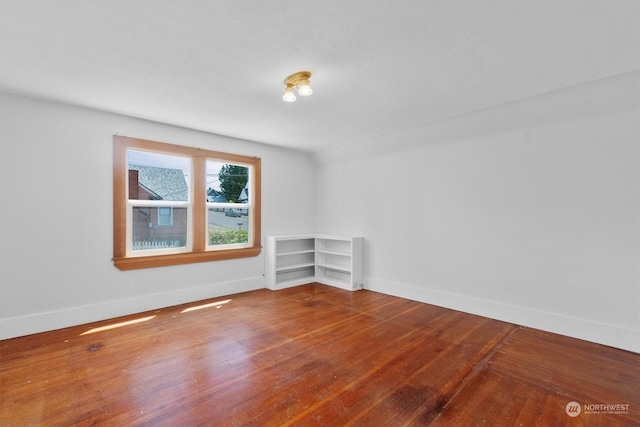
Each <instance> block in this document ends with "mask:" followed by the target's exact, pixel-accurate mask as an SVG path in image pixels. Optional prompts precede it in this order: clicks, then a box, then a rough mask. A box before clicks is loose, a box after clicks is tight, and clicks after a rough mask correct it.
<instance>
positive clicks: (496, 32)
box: [0, 0, 640, 151]
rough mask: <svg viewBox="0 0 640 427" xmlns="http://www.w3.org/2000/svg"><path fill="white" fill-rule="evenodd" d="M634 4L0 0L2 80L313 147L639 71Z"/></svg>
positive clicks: (33, 90) (19, 89)
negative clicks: (290, 97) (287, 97)
mask: <svg viewBox="0 0 640 427" xmlns="http://www.w3.org/2000/svg"><path fill="white" fill-rule="evenodd" d="M639 6H640V2H638V0H484V1H481V0H396V1H391V0H387V1H382V0H316V1H307V0H271V1H257V0H254V1H249V0H246V1H241V0H208V1H207V0H190V1H178V0H135V1H133V0H101V1H98V0H94V1H89V0H56V1H39V0H0V91H4V92H10V93H18V94H25V95H29V96H36V97H41V98H46V99H54V100H59V101H62V102H66V103H72V104H77V105H82V106H87V107H93V108H98V109H103V110H108V111H114V112H118V113H123V114H127V115H131V116H136V117H141V118H146V119H151V120H155V121H160V122H164V123H170V124H175V125H180V126H185V127H189V128H193V129H199V130H204V131H209V132H214V133H218V134H223V135H229V136H233V137H238V138H244V139H249V140H254V141H258V142H264V143H269V144H275V145H281V146H285V147H290V148H295V149H299V150H303V151H317V150H322V149H324V148H327V147H332V146H336V145H341V144H346V143H349V142H353V141H358V140H363V139H367V138H369V137H372V136H375V135H380V134H386V133H390V132H394V131H397V130H400V129H404V128H408V127H412V126H416V125H419V124H421V123H426V122H430V121H433V120H437V119H441V118H444V117H448V116H452V115H456V114H461V113H465V112H468V111H472V110H476V109H480V108H484V107H487V106H491V105H496V104H500V103H504V102H508V101H512V100H515V99H520V98H524V97H528V96H532V95H536V94H540V93H544V92H548V91H553V90H556V89H560V88H562V87H567V86H572V85H576V84H580V83H583V82H588V81H592V80H595V79H600V78H604V77H607V76H611V75H616V74H620V73H624V72H628V71H632V70H637V69H640V7H639ZM305 69H308V70H311V71H312V73H313V76H312V78H311V83H312V87H313V89H314V94H313V96H311V97H309V98H298V102H295V103H292V104H287V103H284V102H283V101H282V99H281V97H282V92H283V89H284V84H283V83H282V81H283V79H284V78H285V77H286V76H287V75H288V74H291V73H293V72H295V71H299V70H305Z"/></svg>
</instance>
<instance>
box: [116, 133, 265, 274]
mask: <svg viewBox="0 0 640 427" xmlns="http://www.w3.org/2000/svg"><path fill="white" fill-rule="evenodd" d="M259 252H260V159H259V158H256V157H248V156H242V155H236V154H229V153H221V152H216V151H209V150H202V149H196V148H192V147H183V146H179V145H173V144H165V143H160V142H154V141H147V140H141V139H135V138H127V137H122V136H114V262H115V264H116V266H117V267H118V268H121V269H130V268H144V267H153V266H157V265H172V264H183V263H188V262H200V261H210V260H216V259H229V258H236V257H246V256H255V255H257V254H258V253H259Z"/></svg>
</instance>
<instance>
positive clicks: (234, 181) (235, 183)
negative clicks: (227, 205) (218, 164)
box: [218, 165, 249, 202]
mask: <svg viewBox="0 0 640 427" xmlns="http://www.w3.org/2000/svg"><path fill="white" fill-rule="evenodd" d="M218 178H219V179H220V192H221V193H222V194H223V195H224V197H226V198H227V200H229V201H230V202H231V201H234V202H235V201H237V200H238V196H239V195H240V192H241V191H242V189H243V188H244V186H245V185H247V181H248V180H249V168H247V167H245V166H237V165H223V166H222V168H220V174H219V175H218Z"/></svg>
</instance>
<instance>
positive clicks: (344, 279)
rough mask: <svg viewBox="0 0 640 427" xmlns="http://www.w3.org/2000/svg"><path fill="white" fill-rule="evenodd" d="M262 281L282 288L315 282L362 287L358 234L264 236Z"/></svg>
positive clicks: (359, 239) (270, 287) (361, 252)
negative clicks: (263, 273)
mask: <svg viewBox="0 0 640 427" xmlns="http://www.w3.org/2000/svg"><path fill="white" fill-rule="evenodd" d="M266 243H267V244H266V248H265V257H266V266H265V274H266V284H267V288H269V289H273V290H276V289H284V288H289V287H292V286H298V285H302V284H305V283H311V282H319V283H323V284H325V285H330V286H336V287H339V288H342V289H347V290H350V291H354V290H358V289H362V287H363V285H364V283H363V275H364V255H363V244H364V239H363V238H362V237H342V236H329V235H320V234H305V235H298V236H270V237H267V241H266Z"/></svg>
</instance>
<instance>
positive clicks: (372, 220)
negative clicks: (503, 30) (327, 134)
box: [316, 72, 640, 352]
mask: <svg viewBox="0 0 640 427" xmlns="http://www.w3.org/2000/svg"><path fill="white" fill-rule="evenodd" d="M639 83H640V75H639V73H638V72H631V73H627V74H624V75H619V76H616V77H612V78H609V79H604V80H600V81H595V82H592V83H589V84H584V85H580V86H576V87H572V88H567V89H564V90H561V91H557V92H553V93H547V94H544V95H540V96H536V97H532V98H529V99H524V100H521V101H518V102H512V103H509V104H505V105H500V106H496V107H491V108H486V109H484V110H481V111H476V112H471V113H468V114H465V115H461V116H457V117H452V118H448V119H445V120H441V121H437V122H433V123H429V124H424V125H422V126H417V127H415V128H412V129H408V130H404V131H399V132H395V133H393V134H390V135H383V136H379V137H376V138H371V139H369V140H366V141H360V142H357V143H353V144H351V145H349V146H345V147H342V148H337V149H333V150H328V151H325V152H320V153H317V155H316V161H317V184H316V185H317V206H318V218H317V232H320V233H324V232H327V233H329V232H330V233H335V234H349V235H361V236H364V237H365V239H366V241H367V244H366V251H365V252H366V261H365V262H366V270H365V271H366V272H367V275H368V277H367V278H366V281H365V287H366V288H368V289H371V290H376V291H381V292H385V293H389V294H393V295H399V296H403V297H408V298H412V299H415V300H419V301H424V302H429V303H433V304H436V305H441V306H445V307H450V308H454V309H458V310H462V311H466V312H471V313H475V314H480V315H484V316H487V317H492V318H496V319H502V320H506V321H510V322H513V323H517V324H522V325H528V326H531V327H535V328H540V329H544V330H548V331H552V332H557V333H561V334H565V335H569V336H574V337H577V338H582V339H586V340H590V341H595V342H599V343H603V344H607V345H612V346H616V347H620V348H624V349H629V350H632V351H636V352H640V278H639V271H640V270H639V267H640V264H639V259H640V257H639V238H640V225H639V221H640V208H639V182H640V181H639V178H640V174H639V159H640V157H639V154H640V150H639V141H640V132H639V123H640V120H639V119H640V116H639V103H640V102H639V93H640V84H639Z"/></svg>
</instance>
